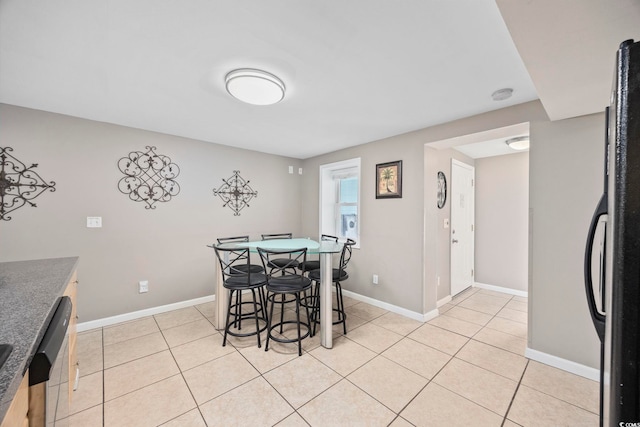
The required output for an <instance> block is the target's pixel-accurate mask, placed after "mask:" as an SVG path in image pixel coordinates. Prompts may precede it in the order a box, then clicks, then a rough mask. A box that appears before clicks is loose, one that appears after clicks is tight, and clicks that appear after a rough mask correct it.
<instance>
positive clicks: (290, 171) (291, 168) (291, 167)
mask: <svg viewBox="0 0 640 427" xmlns="http://www.w3.org/2000/svg"><path fill="white" fill-rule="evenodd" d="M289 173H291V174H292V173H293V166H289Z"/></svg>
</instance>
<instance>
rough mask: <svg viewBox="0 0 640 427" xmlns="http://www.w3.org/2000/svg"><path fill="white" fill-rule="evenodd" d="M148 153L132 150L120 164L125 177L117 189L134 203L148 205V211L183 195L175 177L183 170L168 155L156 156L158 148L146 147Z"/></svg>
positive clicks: (119, 166)
mask: <svg viewBox="0 0 640 427" xmlns="http://www.w3.org/2000/svg"><path fill="white" fill-rule="evenodd" d="M145 148H146V149H147V151H146V152H144V153H143V152H142V151H132V152H130V153H129V155H128V156H127V157H123V158H121V159H120V160H119V161H118V168H119V169H120V172H122V173H123V174H125V176H124V177H123V178H121V179H120V181H119V182H118V190H120V191H121V192H122V193H124V194H128V195H129V198H130V199H131V200H133V201H135V202H145V203H146V204H147V206H145V209H155V208H156V207H155V206H154V204H155V203H156V202H168V201H169V200H171V199H172V198H173V197H174V196H177V195H178V193H180V185H178V183H177V182H176V180H175V178H176V177H177V176H178V175H180V168H179V167H178V165H176V164H175V163H173V162H172V161H171V159H170V158H169V157H168V156H165V155H162V154H157V153H156V152H155V151H154V150H155V149H156V147H150V146H146V147H145Z"/></svg>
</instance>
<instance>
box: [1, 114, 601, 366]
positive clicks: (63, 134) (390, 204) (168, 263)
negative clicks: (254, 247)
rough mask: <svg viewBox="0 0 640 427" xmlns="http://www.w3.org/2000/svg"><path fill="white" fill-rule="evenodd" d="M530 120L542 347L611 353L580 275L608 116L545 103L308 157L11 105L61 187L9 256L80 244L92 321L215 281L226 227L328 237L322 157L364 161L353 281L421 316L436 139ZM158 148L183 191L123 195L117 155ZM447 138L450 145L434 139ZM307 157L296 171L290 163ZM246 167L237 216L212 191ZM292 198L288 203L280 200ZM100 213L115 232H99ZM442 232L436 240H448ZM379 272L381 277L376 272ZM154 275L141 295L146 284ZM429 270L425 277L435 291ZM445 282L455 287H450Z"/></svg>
mask: <svg viewBox="0 0 640 427" xmlns="http://www.w3.org/2000/svg"><path fill="white" fill-rule="evenodd" d="M527 121H530V122H531V146H532V148H531V152H530V203H529V206H530V209H531V212H532V214H531V221H530V227H531V233H532V235H533V238H531V239H530V240H529V246H530V251H529V254H530V260H529V266H530V267H529V272H530V278H529V296H530V298H529V308H530V310H529V313H530V314H529V315H530V322H529V346H530V347H531V348H533V349H535V350H539V351H543V352H546V353H549V354H552V355H555V356H558V357H562V358H565V359H568V360H572V361H575V362H578V363H582V364H585V365H588V366H593V367H596V366H597V363H598V362H597V359H598V345H597V338H596V335H595V332H594V331H593V327H592V325H591V323H590V318H589V314H588V312H587V307H586V302H585V297H584V291H583V285H582V253H583V252H582V251H583V249H584V241H585V233H586V228H587V225H588V223H589V219H590V217H591V212H592V210H593V207H594V205H595V203H596V201H597V200H598V196H599V193H600V191H601V179H602V178H601V177H602V171H601V164H602V135H603V117H602V115H595V116H588V117H582V118H577V119H572V120H566V121H561V122H553V123H551V122H549V121H548V119H547V117H546V114H545V112H544V110H543V108H542V106H541V104H540V103H539V102H530V103H526V104H521V105H518V106H514V107H509V108H505V109H502V110H496V111H493V112H490V113H485V114H481V115H477V116H473V117H469V118H466V119H462V120H458V121H454V122H451V123H447V124H444V125H440V126H434V127H431V128H427V129H422V130H419V131H415V132H411V133H408V134H405V135H400V136H397V137H393V138H388V139H385V140H381V141H375V142H371V143H368V144H364V145H360V146H357V147H353V148H349V149H345V150H341V151H338V152H334V153H331V154H327V155H323V156H319V157H316V158H312V159H307V160H305V161H299V160H294V159H288V158H283V157H278V156H271V155H266V154H260V153H255V152H250V151H246V150H238V149H233V148H229V147H225V146H220V145H215V144H210V143H205V142H200V141H194V140H188V139H184V138H178V137H173V136H168V135H162V134H157V133H153V132H146V131H141V130H136V129H131V128H125V127H121V126H114V125H109V124H104V123H98V122H92V121H88V120H82V119H76V118H71V117H66V116H62V115H57V114H50V113H45V112H39V111H33V110H28V109H23V108H18V107H11V106H6V105H0V140H1V141H2V146H11V147H13V148H14V149H15V154H16V156H17V157H19V158H21V159H24V160H25V162H28V163H31V162H37V163H39V164H40V166H39V167H38V171H39V172H40V173H41V175H42V176H43V177H44V178H45V179H46V180H54V181H56V182H57V190H56V192H54V193H45V194H43V195H42V196H40V198H38V199H37V200H36V202H37V204H38V207H37V208H28V207H25V208H22V209H20V210H18V211H17V212H16V213H15V214H14V219H13V220H11V221H8V222H5V221H3V222H1V223H0V240H1V244H0V261H8V260H19V259H33V258H47V257H59V256H73V255H79V256H80V257H81V263H80V279H81V285H80V288H79V311H80V316H81V321H89V320H93V319H98V318H103V317H106V316H110V315H116V314H122V313H127V312H131V311H134V310H139V309H143V308H148V307H154V306H157V305H162V304H169V303H173V302H178V301H183V300H187V299H191V298H197V297H201V296H205V295H211V294H212V293H213V288H214V287H213V279H214V275H215V267H214V265H215V264H214V258H213V254H212V253H211V250H210V249H208V248H206V247H205V245H206V244H208V243H211V242H212V241H213V239H214V238H215V237H218V236H221V235H236V234H250V235H252V236H253V237H257V236H258V235H259V234H260V233H262V232H280V231H285V230H286V231H291V232H293V233H295V234H296V235H302V236H317V235H318V224H319V219H318V188H319V185H318V174H319V165H321V164H325V163H330V162H335V161H339V160H344V159H349V158H353V157H361V158H362V183H361V186H362V187H361V189H362V207H361V210H362V211H361V220H362V222H361V226H362V233H361V245H362V247H361V249H359V250H357V251H356V252H355V253H354V257H353V259H352V265H351V266H352V269H351V271H350V276H351V277H350V279H349V281H348V282H346V283H345V289H348V290H351V291H354V292H357V293H359V294H362V295H365V296H369V297H372V298H375V299H378V300H380V301H384V302H387V303H390V304H394V305H397V306H399V307H402V308H405V309H407V310H411V311H415V312H418V313H427V312H429V311H431V310H433V309H435V308H436V301H437V297H438V291H437V286H436V281H437V276H438V274H440V273H441V272H443V271H447V270H448V261H447V262H445V259H446V258H445V257H444V256H441V255H442V251H445V250H446V251H448V241H447V245H446V248H443V247H442V243H440V239H439V237H438V236H439V233H440V232H441V231H442V230H441V229H440V228H439V225H440V224H439V221H440V220H439V219H438V212H437V208H436V207H435V205H436V202H435V197H436V194H435V193H436V192H435V188H436V173H437V171H438V170H439V169H440V168H441V166H440V163H439V162H438V159H436V157H437V156H438V155H437V154H435V153H437V152H438V150H440V149H443V148H448V147H443V146H437V147H434V146H436V145H437V143H438V141H443V140H447V139H449V138H453V137H457V136H461V135H468V134H473V133H477V132H483V131H487V130H490V129H495V128H500V127H504V126H509V125H513V124H517V123H523V122H527ZM145 145H155V146H156V147H158V151H159V152H161V153H163V154H167V155H169V156H170V157H171V158H172V159H173V160H174V161H175V162H176V163H177V164H178V165H179V166H180V167H181V168H182V172H181V175H180V177H179V180H178V181H179V183H180V185H181V187H182V192H181V193H180V194H179V195H178V196H177V197H176V198H175V199H174V200H173V201H171V202H169V203H166V204H160V205H159V206H158V207H157V208H156V209H155V210H152V211H150V210H145V209H144V206H143V205H142V204H140V203H134V202H132V201H130V200H128V198H127V197H126V196H125V195H123V194H121V193H120V192H119V191H118V190H117V188H116V184H117V182H118V180H119V178H120V176H121V175H120V172H119V171H118V170H117V167H116V163H117V161H118V159H119V158H120V157H123V156H125V155H126V154H127V153H128V152H129V151H131V150H139V149H143V148H144V146H145ZM436 148H437V149H436ZM391 160H403V162H404V164H403V170H404V179H403V187H404V188H403V198H402V199H388V200H376V199H375V193H374V186H375V184H374V183H375V177H374V168H375V164H376V163H381V162H387V161H391ZM289 165H292V166H294V168H295V170H297V168H298V167H300V166H301V167H303V168H304V174H303V175H302V176H299V175H297V174H295V175H289V174H288V171H287V167H288V166H289ZM233 170H240V171H241V172H242V175H243V176H245V177H246V178H248V179H250V180H251V184H252V185H253V186H254V188H255V189H256V190H257V191H258V193H259V196H258V198H256V199H254V201H253V203H252V204H251V207H250V208H248V209H246V210H244V211H243V212H242V215H241V216H239V217H234V216H233V215H232V213H231V211H230V210H228V209H226V208H222V207H221V202H220V199H219V198H216V197H213V194H212V189H213V188H216V187H218V186H219V184H220V183H221V178H226V177H228V176H229V175H230V174H231V173H232V171H233ZM283 200H285V201H289V202H288V203H282V201H283ZM87 216H102V217H103V220H104V227H103V228H102V229H87V228H86V226H85V225H86V217H87ZM434 242H436V244H434ZM374 273H375V274H378V275H379V276H380V283H379V284H378V285H373V284H371V275H372V274H374ZM141 279H147V280H149V281H150V292H149V293H148V294H142V295H139V294H138V293H137V281H138V280H141ZM423 283H424V288H423ZM441 287H442V286H441Z"/></svg>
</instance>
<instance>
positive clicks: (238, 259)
mask: <svg viewBox="0 0 640 427" xmlns="http://www.w3.org/2000/svg"><path fill="white" fill-rule="evenodd" d="M214 249H215V251H216V256H217V257H218V260H219V261H220V270H221V272H222V279H223V286H224V287H225V288H226V289H228V290H229V304H228V305H227V321H226V324H225V327H224V340H223V341H222V346H226V345H227V334H229V335H232V336H235V337H248V336H252V335H257V337H258V347H260V333H261V332H262V331H264V330H265V329H266V328H267V325H268V321H267V314H266V313H267V311H266V306H265V301H266V297H265V295H264V287H265V285H266V283H267V278H266V276H265V275H264V274H263V273H253V272H251V268H250V264H249V249H248V248H235V249H231V248H221V247H219V246H214ZM244 291H250V292H251V295H252V296H253V300H252V301H244V302H243V301H242V298H240V297H239V295H240V294H242V292H244ZM256 292H257V295H256ZM234 293H235V294H236V302H235V303H233V296H234ZM249 304H252V305H253V311H249V312H243V311H242V307H243V306H245V305H249ZM232 316H233V320H231V317H232ZM243 319H254V320H255V323H256V327H255V330H252V331H249V332H246V333H242V332H236V331H232V330H231V329H232V328H235V329H237V331H240V330H241V329H242V320H243ZM261 322H262V323H263V325H262V326H260V323H261Z"/></svg>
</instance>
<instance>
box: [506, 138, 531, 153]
mask: <svg viewBox="0 0 640 427" xmlns="http://www.w3.org/2000/svg"><path fill="white" fill-rule="evenodd" d="M505 143H506V144H507V145H508V146H509V148H512V149H514V150H517V151H522V150H527V149H529V136H527V135H525V136H516V137H515V138H509V139H507V140H506V141H505Z"/></svg>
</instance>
